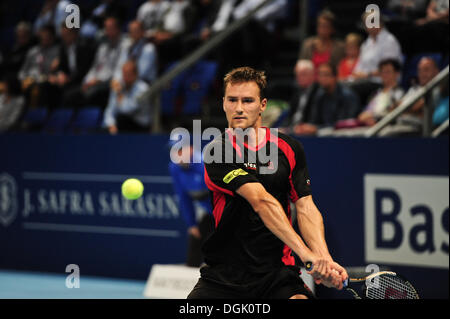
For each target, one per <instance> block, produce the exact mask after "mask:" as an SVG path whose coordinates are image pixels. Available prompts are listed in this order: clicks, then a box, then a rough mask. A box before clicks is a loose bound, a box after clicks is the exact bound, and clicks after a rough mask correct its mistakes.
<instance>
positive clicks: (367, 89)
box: [349, 13, 403, 104]
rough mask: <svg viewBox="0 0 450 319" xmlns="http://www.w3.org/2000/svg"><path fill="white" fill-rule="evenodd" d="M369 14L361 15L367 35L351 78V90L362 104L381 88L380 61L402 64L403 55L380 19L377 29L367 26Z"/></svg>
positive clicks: (393, 37)
mask: <svg viewBox="0 0 450 319" xmlns="http://www.w3.org/2000/svg"><path fill="white" fill-rule="evenodd" d="M368 14H369V13H364V14H363V15H362V22H363V24H364V27H365V30H366V32H367V34H368V37H367V39H366V40H365V41H364V42H363V44H362V45H361V50H360V54H359V59H358V63H357V64H356V66H355V68H354V70H353V74H352V75H351V78H349V79H353V80H354V82H353V83H352V84H351V88H352V89H353V90H354V91H355V92H356V93H357V94H358V96H359V98H360V100H361V102H362V103H364V104H365V103H367V102H368V98H369V96H370V95H371V94H372V93H373V92H375V91H376V90H377V89H378V88H379V87H380V86H381V79H380V77H379V73H378V65H379V63H380V61H382V60H385V59H388V58H391V59H396V60H398V61H401V62H402V63H403V55H402V50H401V47H400V44H399V42H398V41H397V39H396V38H395V36H394V35H393V34H392V33H390V32H389V31H388V30H387V29H386V28H385V26H384V22H383V17H380V24H379V28H377V27H372V26H370V27H369V26H367V25H366V18H367V15H368Z"/></svg>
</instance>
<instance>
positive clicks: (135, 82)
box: [103, 61, 150, 134]
mask: <svg viewBox="0 0 450 319" xmlns="http://www.w3.org/2000/svg"><path fill="white" fill-rule="evenodd" d="M122 78H123V82H124V86H123V87H120V88H118V89H117V90H116V89H113V90H111V94H110V96H109V102H108V106H107V108H106V110H105V113H104V118H103V126H104V127H106V128H107V129H108V132H109V133H110V134H117V133H119V132H148V131H149V127H150V107H149V105H148V104H141V103H140V102H139V101H138V99H139V97H141V95H142V94H143V93H145V92H146V91H147V90H148V88H149V87H148V85H147V83H145V82H144V81H142V80H140V79H139V78H138V70H137V65H136V63H135V62H134V61H127V62H126V63H125V64H124V65H123V66H122Z"/></svg>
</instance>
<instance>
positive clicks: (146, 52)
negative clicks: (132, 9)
mask: <svg viewBox="0 0 450 319" xmlns="http://www.w3.org/2000/svg"><path fill="white" fill-rule="evenodd" d="M128 35H129V38H128V39H126V41H125V44H124V49H123V50H122V53H121V55H120V58H119V61H118V63H117V66H116V71H115V72H114V77H113V80H112V81H113V83H112V84H111V85H120V82H121V81H122V66H123V64H124V63H125V62H126V61H129V60H133V61H135V62H136V64H137V68H138V74H139V79H141V80H143V81H145V82H147V83H151V82H152V81H153V80H155V78H156V76H157V72H158V63H157V53H156V48H155V46H154V45H153V43H149V42H147V40H146V39H145V37H144V28H143V27H142V22H140V21H137V20H134V21H131V22H130V23H129V24H128Z"/></svg>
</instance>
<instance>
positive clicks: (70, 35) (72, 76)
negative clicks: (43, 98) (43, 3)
mask: <svg viewBox="0 0 450 319" xmlns="http://www.w3.org/2000/svg"><path fill="white" fill-rule="evenodd" d="M60 27H61V40H62V41H61V45H60V49H59V56H58V58H57V59H56V61H55V63H54V67H55V72H54V74H53V75H51V76H50V77H49V82H50V84H52V86H51V87H49V90H53V91H54V94H58V95H60V93H61V92H60V91H62V97H61V98H60V99H59V100H61V103H62V106H64V107H68V106H69V107H70V106H71V104H72V103H73V101H71V100H70V99H71V97H72V96H73V94H74V93H76V92H77V91H78V89H79V86H80V84H81V81H82V80H83V78H84V77H85V76H86V73H87V72H88V71H89V68H90V66H91V64H92V60H93V58H94V54H95V51H94V46H93V44H92V43H90V42H89V41H87V40H85V39H83V38H81V37H79V30H78V29H77V28H68V27H67V26H66V25H65V23H63V24H62V25H61V26H60ZM55 89H56V90H55ZM55 91H56V92H55Z"/></svg>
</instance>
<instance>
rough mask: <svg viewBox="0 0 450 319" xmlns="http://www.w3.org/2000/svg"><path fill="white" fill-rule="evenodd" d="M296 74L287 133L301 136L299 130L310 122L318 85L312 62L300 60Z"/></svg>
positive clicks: (296, 67) (295, 70) (295, 69)
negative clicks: (304, 123) (302, 125)
mask: <svg viewBox="0 0 450 319" xmlns="http://www.w3.org/2000/svg"><path fill="white" fill-rule="evenodd" d="M294 72H295V80H296V83H297V87H296V90H295V94H294V95H293V97H292V99H291V103H290V109H289V115H288V121H287V123H286V125H287V129H285V132H286V133H295V134H299V133H300V131H297V128H301V123H303V122H308V119H309V115H310V113H311V104H312V101H313V98H314V96H315V94H316V91H317V88H318V84H317V82H316V81H315V79H316V72H315V70H314V64H313V63H312V61H310V60H298V61H297V64H296V65H295V68H294Z"/></svg>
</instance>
